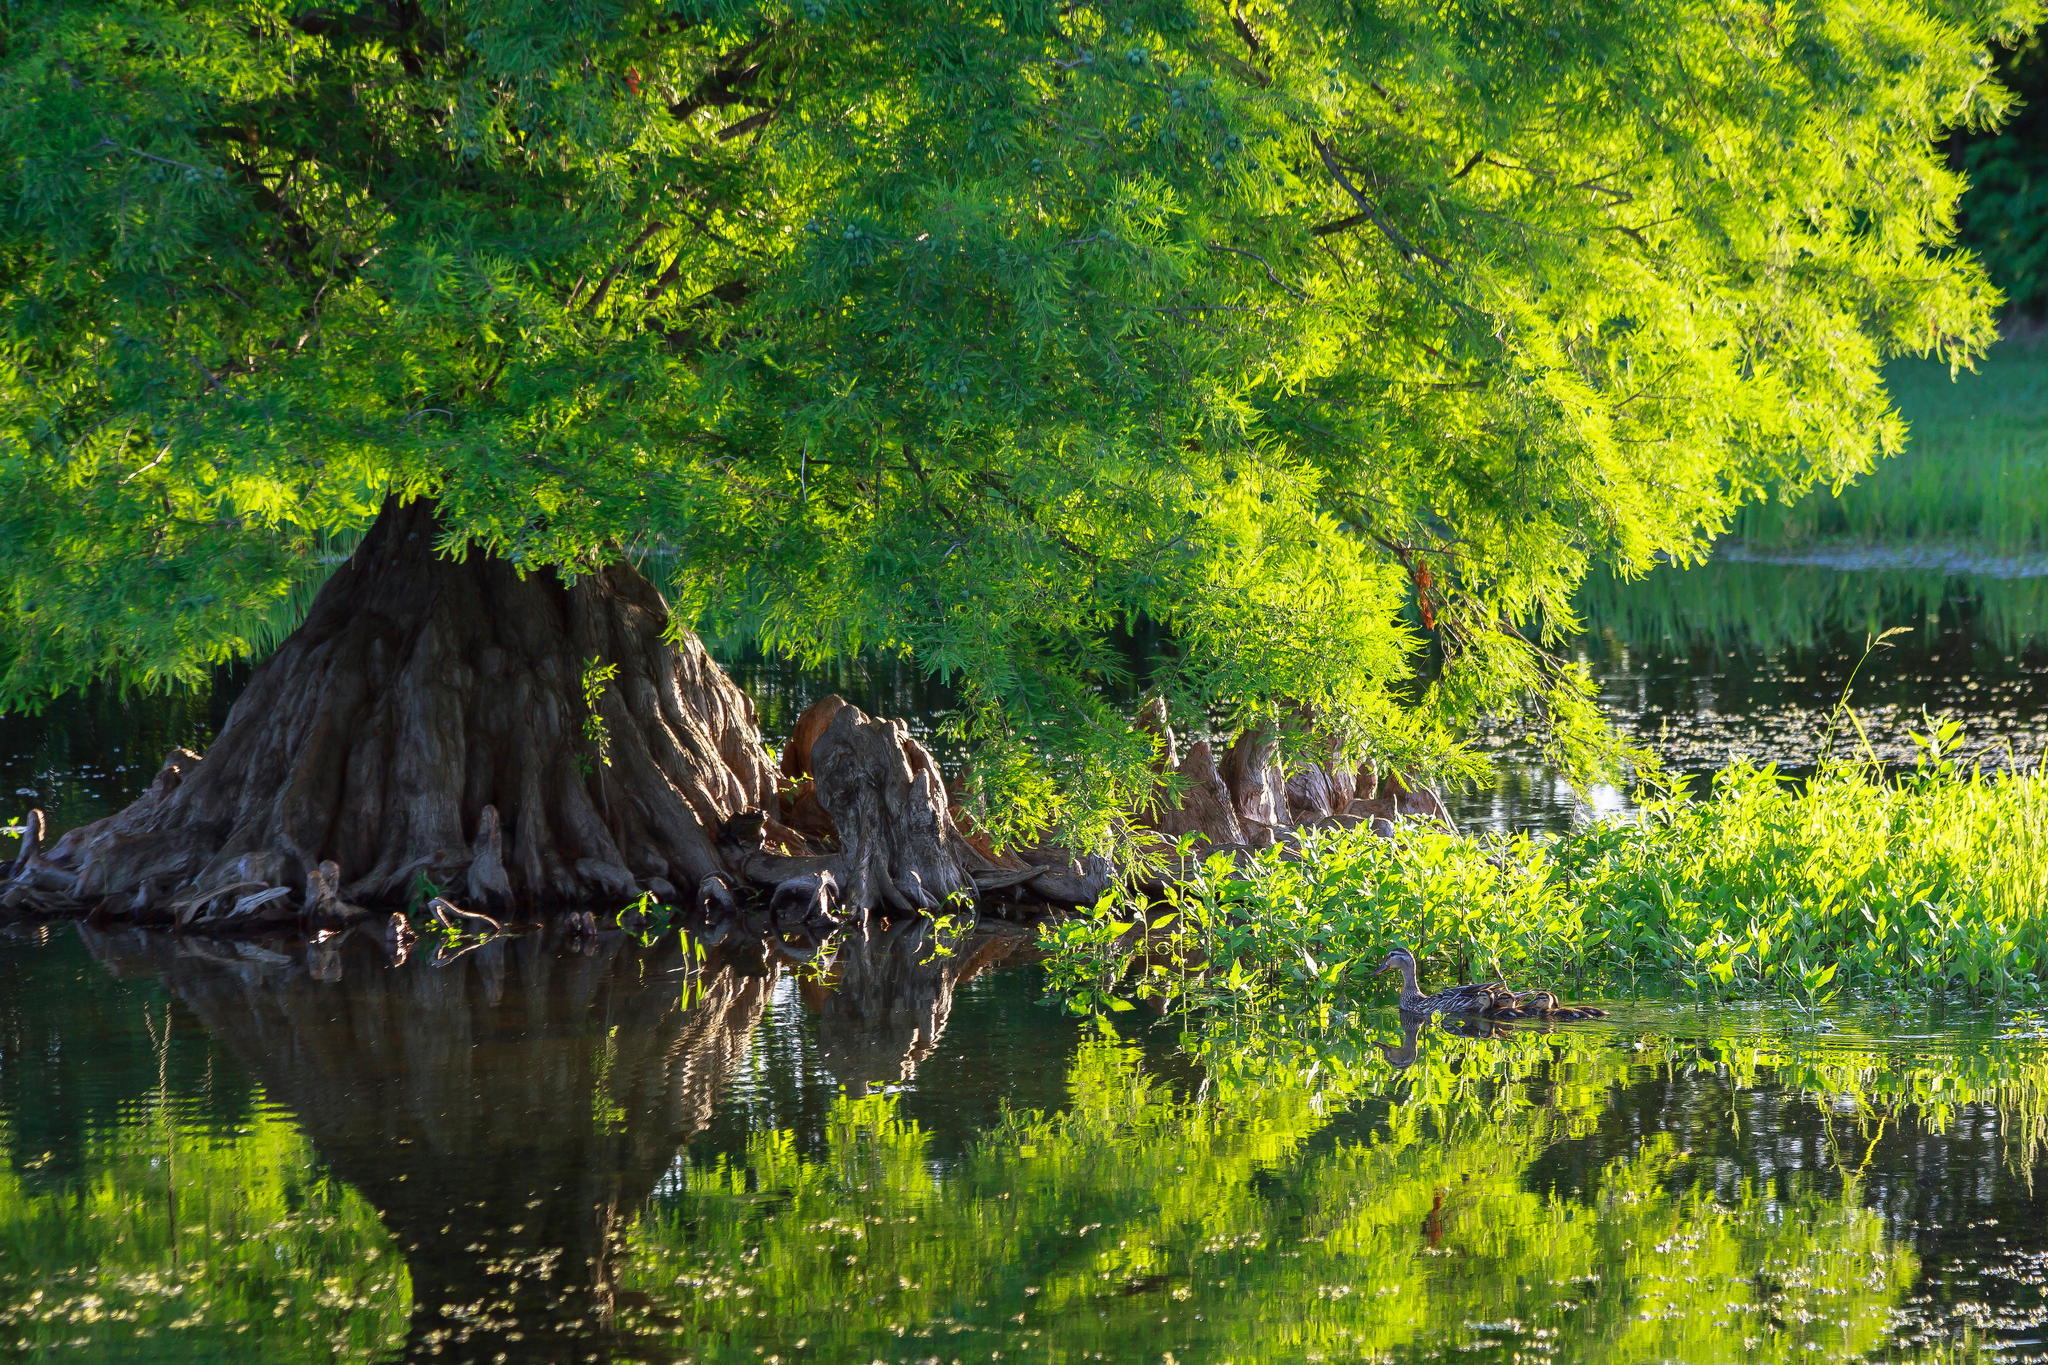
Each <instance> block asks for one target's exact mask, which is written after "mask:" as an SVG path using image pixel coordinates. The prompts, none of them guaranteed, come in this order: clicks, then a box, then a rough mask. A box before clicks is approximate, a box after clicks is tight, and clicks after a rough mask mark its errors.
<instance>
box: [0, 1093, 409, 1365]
mask: <svg viewBox="0 0 2048 1365" xmlns="http://www.w3.org/2000/svg"><path fill="white" fill-rule="evenodd" d="M165 1098H166V1097H165V1096H164V1095H163V1094H162V1093H161V1092H159V1094H158V1095H157V1096H156V1097H155V1102H154V1103H153V1104H152V1105H151V1107H150V1109H149V1113H148V1117H147V1118H146V1119H144V1120H141V1121H138V1122H132V1123H128V1124H123V1125H120V1126H118V1127H113V1128H110V1129H109V1130H107V1131H105V1132H103V1133H99V1134H95V1135H93V1136H91V1137H89V1138H88V1139H87V1141H86V1143H85V1145H84V1151H83V1152H82V1153H81V1154H80V1155H81V1156H82V1158H83V1165H84V1173H83V1174H81V1175H80V1176H78V1177H76V1178H64V1179H54V1180H45V1179H39V1178H37V1176H36V1175H35V1174H34V1173H33V1172H29V1173H26V1174H23V1173H19V1172H18V1171H16V1170H10V1169H8V1168H7V1167H4V1166H0V1342H4V1343H6V1344H8V1345H10V1346H12V1347H15V1348H17V1349H20V1350H22V1351H23V1352H25V1353H26V1354H29V1355H35V1354H37V1353H41V1352H56V1351H60V1350H61V1351H63V1352H66V1353H68V1354H70V1355H72V1356H75V1357H77V1358H88V1357H90V1358H95V1359H104V1358H109V1357H113V1356H121V1357H123V1358H133V1359H144V1358H147V1359H151V1360H180V1359H189V1360H224V1359H230V1358H233V1359H259V1358H260V1359H263V1360H266V1361H272V1360H274V1361H294V1360H309V1361H311V1360H331V1359H336V1358H341V1359H364V1358H369V1357H372V1356H376V1355H380V1354H382V1353H383V1352H384V1351H385V1350H386V1349H388V1348H389V1347H391V1346H392V1345H394V1344H395V1343H397V1342H400V1341H402V1340H403V1339H404V1336H405V1325H406V1318H407V1315H408V1313H409V1311H410V1306H411V1305H410V1298H411V1295H410V1290H409V1287H408V1285H409V1282H408V1279H407V1275H406V1270H405V1264H404V1262H403V1260H402V1259H400V1257H399V1254H398V1251H397V1249H396V1248H395V1247H394V1246H393V1245H392V1243H391V1238H390V1236H389V1234H387V1233H386V1232H385V1231H384V1229H383V1227H382V1226H381V1225H380V1224H379V1223H378V1221H377V1217H376V1214H375V1213H374V1212H373V1211H372V1210H371V1209H370V1207H369V1205H368V1204H366V1203H365V1202H364V1201H363V1199H362V1197H361V1196H360V1195H358V1194H356V1193H355V1192H354V1191H353V1190H351V1189H350V1188H349V1187H348V1186H346V1185H344V1184H342V1183H341V1182H340V1181H337V1180H335V1179H333V1178H332V1177H330V1176H328V1175H327V1174H326V1173H325V1172H324V1171H323V1170H322V1169H321V1168H320V1167H319V1165H318V1164H317V1163H316V1162H315V1161H314V1159H313V1154H312V1151H311V1149H310V1147H309V1146H308V1145H307V1143H306V1140H305V1139H304V1138H303V1137H302V1136H301V1135H300V1134H299V1132H298V1130H297V1129H296V1128H295V1127H293V1125H292V1124H291V1123H290V1122H289V1121H288V1120H286V1119H284V1118H282V1117H280V1116H278V1115H277V1114H275V1113H274V1112H272V1113H262V1114H258V1115H257V1116H255V1117H254V1118H252V1119H251V1120H250V1121H249V1122H247V1123H246V1124H243V1125H241V1126H240V1127H238V1128H236V1129H233V1130H229V1131H226V1132H222V1131H219V1130H217V1129H215V1128H213V1127H212V1126H211V1125H208V1124H205V1123H201V1122H193V1121H190V1120H188V1119H185V1118H184V1117H182V1116H181V1115H180V1114H179V1113H178V1112H177V1110H176V1108H175V1107H174V1106H171V1105H169V1104H168V1103H166V1102H165ZM15 1141H16V1139H15V1135H14V1134H13V1133H11V1132H8V1131H7V1130H6V1129H4V1128H0V1150H7V1149H10V1148H15ZM14 1155H15V1157H16V1159H17V1160H18V1161H19V1160H22V1159H23V1158H24V1157H25V1156H26V1158H27V1159H28V1160H33V1159H34V1154H32V1153H31V1154H24V1153H22V1152H21V1151H20V1150H19V1149H18V1148H15V1151H14Z"/></svg>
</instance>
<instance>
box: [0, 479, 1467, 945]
mask: <svg viewBox="0 0 2048 1365" xmlns="http://www.w3.org/2000/svg"><path fill="white" fill-rule="evenodd" d="M439 530H440V528H439V526H438V524H437V522H436V518H435V512H434V508H433V505H432V504H431V503H430V502H426V501H414V502H410V503H403V504H401V503H398V502H396V501H393V502H392V503H389V504H387V506H386V507H385V509H384V511H383V512H382V513H381V514H380V516H379V517H378V519H377V522H376V524H375V525H374V526H373V527H372V529H371V531H370V533H369V535H368V536H367V537H366V538H365V539H364V541H363V543H362V545H361V546H360V547H359V548H358V549H357V550H356V552H355V554H354V555H352V556H351V557H350V559H349V561H348V562H347V563H346V564H345V565H343V566H342V567H341V569H340V570H339V571H338V572H336V573H335V575H334V576H333V577H332V578H331V579H330V580H329V581H328V582H327V584H326V585H325V586H324V587H323V588H322V589H321V591H320V593H319V595H318V597H317V598H316V599H315V600H314V602H313V606H312V609H311V611H310V612H309V614H308V616H307V618H306V620H305V622H304V623H303V624H302V625H300V626H299V628H298V629H297V630H296V631H294V632H293V633H292V635H291V636H290V637H289V638H288V639H286V640H285V642H284V643H283V644H282V645H281V646H280V647H279V649H278V650H277V652H276V653H275V654H274V655H273V656H272V657H271V658H270V659H269V660H267V661H266V662H265V663H264V664H263V665H262V666H261V667H260V668H259V669H258V670H257V672H256V674H255V676H254V677H253V678H252V679H251V681H250V683H249V686H248V688H247V690H246V691H245V692H244V693H243V694H242V696H241V697H240V698H239V699H238V700H237V701H236V703H235V705H234V708H233V710H232V711H231V712H230V713H229V716H228V719H227V722H226V724H225V726H224V727H223V728H222V730H221V733H220V736H219V738H218V739H217V740H216V741H215V743H214V744H213V746H212V747H211V749H210V750H209V751H208V752H207V753H206V754H204V755H200V754H196V753H193V752H191V751H189V750H179V751H177V752H175V753H173V754H172V755H171V756H170V757H169V758H168V759H167V760H166V762H165V763H164V766H163V768H162V770H161V771H160V772H159V773H158V774H157V776H156V779H155V781H154V782H152V783H151V784H150V787H149V790H148V791H147V792H146V793H145V794H144V795H143V796H142V797H141V798H140V799H139V800H137V801H136V802H135V803H134V804H133V805H131V806H129V807H127V808H126V809H124V810H122V811H120V812H118V813H116V814H114V815H112V816H109V817H107V818H105V819H103V820H99V821H96V822H94V823H92V824H89V825H86V826H83V827H81V828H79V829H76V830H73V831H71V832H70V833H68V834H66V835H65V836H64V837H63V838H61V839H59V840H57V841H56V842H55V844H54V845H51V846H49V847H47V848H45V847H44V840H45V834H44V827H43V823H42V816H41V813H40V812H36V813H34V814H33V815H32V816H31V828H30V830H29V834H28V838H27V839H26V841H25V843H24V846H23V848H22V850H21V851H20V853H19V854H18V855H17V856H16V857H15V858H14V859H13V860H12V861H11V863H9V864H4V865H0V908H13V909H36V910H43V911H59V912H61V911H73V912H84V913H91V914H92V915H94V916H95V918H98V919H102V920H108V921H125V922H138V923H144V924H175V925H178V926H185V927H200V928H208V929H221V930H231V931H242V930H251V929H262V928H268V927H274V926H277V925H280V924H286V923H292V924H299V925H303V926H306V927H310V928H330V927H341V926H344V925H346V924H348V923H351V922H353V921H355V920H357V919H360V918H363V917H365V916H367V915H368V914H370V913H371V912H373V911H376V910H389V909H392V908H396V907H403V906H407V905H418V904H419V903H420V902H422V901H424V900H426V899H427V898H428V897H430V896H436V895H440V896H446V897H451V898H454V899H456V900H459V901H460V903H461V904H462V906H463V907H464V908H466V909H470V910H474V911H479V912H484V913H487V914H491V915H500V916H502V915H506V914H510V913H520V914H532V913H537V912H544V911H550V910H579V911H580V910H586V909H590V908H592V907H598V908H604V909H616V908H619V907H622V906H624V905H625V904H626V903H627V902H629V901H631V900H633V899H635V898H636V897H638V896H639V895H641V894H642V893H649V892H651V893H653V894H655V895H656V896H659V897H661V898H663V899H666V900H674V899H676V898H678V897H679V896H685V895H687V896H692V897H694V899H695V901H696V903H697V904H698V905H699V906H700V907H702V908H704V909H707V910H713V911H721V912H727V913H729V912H730V911H732V910H733V909H735V908H737V907H736V904H735V897H736V893H741V892H743V891H744V890H745V889H746V888H748V887H749V886H750V885H752V886H756V887H760V888H762V889H766V890H770V891H771V892H772V896H771V908H772V909H773V910H774V911H775V912H776V918H777V919H778V921H780V922H786V923H787V922H794V923H799V924H800V923H805V922H810V923H813V924H815V923H817V922H818V920H819V919H820V917H836V916H838V915H840V914H843V913H849V912H850V913H854V914H865V913H867V912H870V911H883V912H896V911H929V910H938V909H940V908H942V907H946V906H949V905H958V904H961V903H963V901H972V900H973V899H974V897H975V896H976V895H977V893H979V892H981V891H985V890H988V891H993V890H1001V891H1004V892H1007V893H1009V895H1010V897H1011V898H1023V899H1026V900H1028V901H1034V902H1037V903H1046V902H1052V903H1065V904H1074V903H1079V902H1082V901H1086V900H1089V899H1092V898H1093V897H1095V896H1097V895H1099V894H1101V892H1102V891H1103V890H1104V889H1105V888H1106V886H1107V878H1108V872H1109V867H1108V864H1107V863H1106V862H1105V861H1103V860H1102V859H1099V858H1097V859H1082V860H1073V859H1069V858H1067V857H1065V856H1064V855H1060V854H1054V855H1051V856H1048V854H1047V851H1045V850H1038V851H1037V856H1036V857H1020V856H1018V855H1016V854H998V853H996V852H995V851H994V849H993V848H991V847H990V846H989V845H988V843H987V842H986V841H985V840H982V841H975V842H970V841H969V839H968V838H967V837H966V836H965V835H964V834H963V833H962V832H961V830H960V827H959V825H958V823H957V822H956V819H955V815H954V812H953V810H952V809H951V802H950V798H949V797H948V794H947V788H946V784H945V781H944V778H943V777H942V776H941V774H940V771H939V769H938V765H937V764H936V763H934V762H933V760H932V758H931V756H930V754H929V753H928V752H927V751H926V750H925V748H924V747H923V745H921V744H920V743H918V741H917V740H916V739H914V738H912V737H910V735H909V734H908V733H907V732H906V731H905V730H904V729H903V727H902V726H901V725H899V724H897V723H894V722H891V721H888V720H878V719H874V718H871V717H869V716H867V715H865V714H864V713H863V712H861V711H860V710H859V709H858V708H857V707H853V706H850V705H847V704H846V703H844V702H843V701H842V700H841V699H840V698H838V697H828V698H826V699H825V700H823V701H821V702H820V703H818V704H817V705H814V706H813V707H812V708H810V710H808V711H807V712H805V714H804V715H803V716H802V717H801V718H800V719H799V721H798V724H797V726H796V730H795V733H794V734H793V735H792V736H791V738H790V741H789V744H788V746H787V748H786V749H785V751H784V753H783V755H782V760H781V763H780V764H779V765H778V764H777V763H775V762H774V761H773V760H771V758H770V757H769V754H768V752H767V750H766V749H765V748H764V747H763V744H762V739H761V734H760V730H759V727H758V724H757V722H756V719H755V714H754V707H753V703H752V702H751V701H750V700H749V699H748V698H747V696H746V694H745V693H744V692H743V691H741V690H740V689H739V688H738V687H737V686H736V685H735V684H734V683H733V682H732V680H731V679H730V678H729V677H727V676H726V674H725V673H724V672H723V671H722V670H721V669H720V668H719V667H718V665H717V664H716V663H715V662H714V661H713V660H712V659H711V658H710V656H709V655H707V654H706V653H705V651H704V648H703V646H702V644H701V643H699V641H698V640H697V639H696V637H695V636H694V635H692V634H691V633H690V632H688V631H687V630H679V629H677V628H676V627H675V626H674V624H673V623H672V622H671V620H670V618H669V613H668V609H667V605H666V604H665V603H664V602H663V601H662V598H661V595H660V593H659V592H657V591H656V590H655V588H654V587H653V585H652V584H650V583H649V582H648V581H647V580H646V579H645V578H643V577H642V576H641V575H640V574H639V573H638V572H637V571H635V570H634V569H632V568H631V567H629V566H626V565H622V564H614V565H611V566H609V567H607V568H605V569H604V570H602V571H601V572H598V573H595V574H591V575H587V576H585V577H583V578H580V579H578V580H576V581H575V582H573V583H565V582H564V581H563V580H562V579H561V578H560V577H559V576H558V575H557V574H555V573H554V572H552V571H542V572H540V573H537V574H531V575H526V576H521V575H520V574H519V573H517V572H516V571H515V570H514V569H513V567H512V566H511V565H509V564H507V563H506V562H505V561H504V560H502V559H499V558H497V557H494V556H492V555H489V554H487V553H482V552H470V553H466V554H461V555H457V556H445V555H442V554H439V553H437V552H436V545H437V543H438V541H439V538H440V536H439ZM1151 723H1153V724H1155V725H1163V718H1161V717H1159V716H1157V715H1155V716H1154V717H1153V718H1152V722H1151ZM1162 738H1163V741H1164V750H1165V754H1166V756H1169V757H1170V756H1172V755H1173V752H1174V749H1175V745H1174V742H1173V739H1172V735H1171V732H1170V731H1168V732H1165V733H1164V734H1163V736H1162ZM1295 766H1296V771H1295V774H1294V776H1293V778H1292V780H1291V781H1290V779H1289V778H1288V776H1287V775H1286V774H1285V773H1283V771H1282V769H1281V766H1280V761H1279V753H1278V749H1277V746H1276V744H1275V743H1274V742H1273V740H1272V738H1271V737H1270V736H1264V735H1260V734H1256V733H1254V734H1248V735H1246V736H1244V737H1242V738H1241V739H1240V740H1239V742H1238V743H1237V744H1235V745H1233V746H1232V748H1231V749H1230V751H1229V752H1228V753H1226V754H1225V756H1224V758H1223V761H1222V764H1221V770H1220V771H1219V766H1218V764H1217V762H1216V760H1215V759H1214V758H1213V757H1212V756H1211V754H1210V750H1209V746H1208V745H1206V744H1197V745H1195V746H1194V747H1193V748H1192V749H1191V750H1190V753H1189V756H1188V758H1187V760H1185V761H1183V762H1181V763H1180V764H1179V769H1180V775H1181V776H1182V778H1183V779H1184V784H1183V785H1184V790H1185V793H1186V794H1185V796H1184V797H1183V799H1182V800H1180V801H1179V802H1176V803H1172V804H1164V805H1160V806H1156V807H1155V808H1153V809H1152V810H1150V811H1149V812H1148V813H1147V819H1148V822H1149V823H1150V824H1151V825H1152V826H1153V827H1154V828H1156V829H1160V830H1163V831H1169V832H1171V833H1174V834H1183V833H1187V834H1195V835H1197V836H1198V837H1200V838H1201V839H1202V840H1203V841H1204V842H1205V843H1206V844H1207V845H1209V846H1211V847H1215V846H1219V845H1220V846H1232V845H1238V846H1250V845H1249V844H1248V843H1247V841H1248V840H1249V841H1250V842H1251V843H1267V842H1271V841H1272V840H1273V839H1274V838H1276V837H1282V835H1283V832H1284V830H1285V829H1286V828H1288V827H1289V826H1293V825H1298V824H1302V823H1307V822H1315V821H1325V820H1332V819H1336V820H1345V821H1354V822H1355V821H1361V820H1371V819H1389V818H1393V817H1397V816H1399V815H1403V814H1435V815H1439V816H1440V815H1441V814H1442V811H1441V807H1440V806H1439V805H1437V804H1436V803H1435V801H1434V798H1433V797H1431V796H1429V795H1428V794H1427V793H1422V792H1418V793H1415V794H1412V795H1411V794H1409V793H1408V792H1406V790H1405V789H1404V788H1402V787H1401V786H1400V785H1399V784H1398V783H1394V782H1391V781H1390V782H1388V783H1385V784H1377V783H1375V782H1374V779H1373V777H1372V775H1371V774H1370V772H1369V771H1368V772H1366V773H1365V774H1364V775H1363V777H1362V778H1361V776H1360V775H1359V774H1357V773H1348V772H1345V771H1343V770H1342V769H1341V767H1337V766H1333V765H1330V764H1317V763H1309V764H1306V765H1302V764H1297V765H1295ZM1225 774H1228V778H1227V779H1226V776H1225ZM1381 786H1384V788H1385V790H1383V791H1382V790H1380V787H1381Z"/></svg>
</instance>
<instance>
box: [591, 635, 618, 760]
mask: <svg viewBox="0 0 2048 1365" xmlns="http://www.w3.org/2000/svg"><path fill="white" fill-rule="evenodd" d="M618 676H619V666H618V665H617V664H609V663H606V662H604V661H603V660H602V659H600V658H598V657H597V656H596V655H595V654H593V655H591V656H590V658H589V660H588V661H586V662H585V663H584V665H583V677H582V688H583V740H584V742H585V743H586V744H588V745H589V746H590V757H592V758H594V759H595V763H596V766H597V767H601V768H609V767H611V766H612V735H611V731H610V730H608V729H606V728H605V723H604V712H603V711H602V710H600V709H599V708H600V707H601V706H603V704H604V693H605V689H606V688H607V687H609V686H611V682H612V679H614V678H616V677H618Z"/></svg>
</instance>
